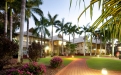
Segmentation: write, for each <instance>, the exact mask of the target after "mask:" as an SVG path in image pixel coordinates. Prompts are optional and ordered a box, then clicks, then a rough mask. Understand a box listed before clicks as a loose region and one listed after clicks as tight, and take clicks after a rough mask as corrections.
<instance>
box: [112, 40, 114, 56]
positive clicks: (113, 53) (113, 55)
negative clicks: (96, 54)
mask: <svg viewBox="0 0 121 75" xmlns="http://www.w3.org/2000/svg"><path fill="white" fill-rule="evenodd" d="M112 56H114V38H113V39H112Z"/></svg>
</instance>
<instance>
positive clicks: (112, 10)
mask: <svg viewBox="0 0 121 75" xmlns="http://www.w3.org/2000/svg"><path fill="white" fill-rule="evenodd" d="M77 1H80V2H81V0H77ZM83 1H85V0H83ZM71 3H72V0H70V7H71ZM95 3H98V4H99V8H100V10H102V13H101V15H100V16H99V17H98V19H97V20H96V21H95V22H94V23H93V24H92V25H91V26H95V28H94V29H96V28H97V27H99V26H101V27H100V28H103V27H104V26H105V25H108V24H109V25H115V27H118V26H119V27H120V23H121V20H120V18H121V16H120V15H121V1H120V0H90V4H89V5H88V6H87V7H85V9H84V11H82V13H81V14H80V15H79V17H78V20H79V19H80V17H81V16H82V15H83V13H84V12H86V10H88V9H89V8H90V17H91V19H92V17H93V6H94V4H95ZM111 23H112V24H111ZM111 27H112V26H111ZM117 31H118V29H116V33H115V35H116V34H117V33H119V32H117ZM119 38H121V37H119ZM114 39H115V37H114V35H113V37H112V40H114ZM112 43H113V42H112ZM113 47H114V45H113ZM113 47H112V48H113ZM112 55H114V51H113V49H112Z"/></svg>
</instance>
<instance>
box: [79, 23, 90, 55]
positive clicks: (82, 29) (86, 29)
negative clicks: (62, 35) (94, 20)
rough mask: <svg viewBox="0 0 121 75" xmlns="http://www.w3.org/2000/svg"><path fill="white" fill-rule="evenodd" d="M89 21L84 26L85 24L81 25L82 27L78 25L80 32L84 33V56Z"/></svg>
mask: <svg viewBox="0 0 121 75" xmlns="http://www.w3.org/2000/svg"><path fill="white" fill-rule="evenodd" d="M89 27H90V26H89V23H88V24H87V25H86V26H85V25H83V27H80V29H81V30H80V32H81V33H84V38H83V39H84V43H83V52H84V56H85V46H86V37H87V36H86V32H89Z"/></svg>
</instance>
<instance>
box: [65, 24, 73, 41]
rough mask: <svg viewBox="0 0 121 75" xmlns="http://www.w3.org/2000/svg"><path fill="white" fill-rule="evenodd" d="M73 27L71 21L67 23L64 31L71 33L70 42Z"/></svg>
mask: <svg viewBox="0 0 121 75" xmlns="http://www.w3.org/2000/svg"><path fill="white" fill-rule="evenodd" d="M71 28H72V23H71V22H69V23H68V24H67V25H65V29H66V30H65V31H64V33H65V34H67V35H69V43H70V34H71V33H72V31H71Z"/></svg>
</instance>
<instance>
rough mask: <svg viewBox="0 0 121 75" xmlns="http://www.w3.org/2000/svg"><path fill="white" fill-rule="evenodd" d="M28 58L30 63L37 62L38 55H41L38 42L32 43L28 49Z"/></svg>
mask: <svg viewBox="0 0 121 75" xmlns="http://www.w3.org/2000/svg"><path fill="white" fill-rule="evenodd" d="M28 50H29V52H28V53H29V58H30V60H31V61H37V60H38V58H39V56H40V53H41V50H42V46H41V45H40V42H38V43H36V42H33V43H32V44H31V45H30V46H29V48H28Z"/></svg>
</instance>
